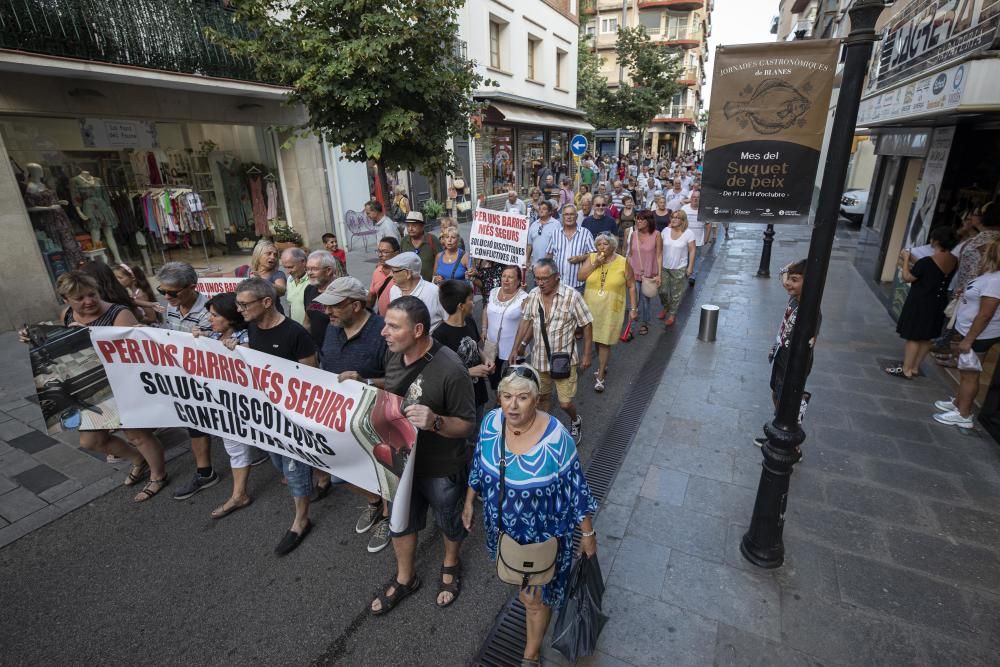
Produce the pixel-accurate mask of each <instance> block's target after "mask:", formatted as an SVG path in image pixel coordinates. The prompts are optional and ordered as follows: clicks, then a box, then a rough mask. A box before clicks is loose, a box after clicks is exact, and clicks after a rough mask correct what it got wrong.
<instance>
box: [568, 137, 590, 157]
mask: <svg viewBox="0 0 1000 667" xmlns="http://www.w3.org/2000/svg"><path fill="white" fill-rule="evenodd" d="M569 149H570V151H572V152H573V155H575V156H577V157H580V156H581V155H583V154H584V153H586V152H587V137H585V136H583V135H582V134H576V135H574V136H573V139H572V140H571V141H570V142H569Z"/></svg>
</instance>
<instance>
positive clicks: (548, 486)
mask: <svg viewBox="0 0 1000 667" xmlns="http://www.w3.org/2000/svg"><path fill="white" fill-rule="evenodd" d="M538 384H539V382H538V373H537V372H536V371H535V369H534V368H532V367H530V366H512V367H510V368H509V369H508V371H507V374H506V375H505V376H504V378H503V379H502V380H501V381H500V385H499V387H498V388H497V398H498V400H499V402H500V408H499V409H496V410H493V411H492V412H490V413H489V414H488V415H486V417H485V418H484V419H483V424H482V428H481V429H480V432H479V443H478V444H477V445H476V453H475V456H474V458H473V461H472V470H471V472H470V473H469V490H468V492H467V494H466V497H465V509H464V511H463V512H462V520H463V523H464V524H465V528H466V530H471V529H472V517H473V506H474V505H473V500H474V498H475V497H476V496H479V498H480V500H482V503H483V526H484V527H485V529H486V545H487V548H488V549H489V552H490V558H491V559H493V560H494V561H496V557H497V553H496V548H497V539H498V535H497V513H498V506H497V495H498V493H499V487H500V480H499V477H498V475H499V471H500V461H501V459H503V460H505V461H506V466H505V468H506V473H505V487H506V488H505V490H506V494H505V495H506V496H507V501H506V502H505V503H504V507H503V530H504V532H505V533H506V534H507V535H509V536H510V537H512V538H514V539H515V540H517V541H518V542H519V543H520V544H533V543H538V542H544V541H545V540H547V539H549V538H550V537H557V538H559V551H558V555H557V557H556V573H555V576H553V578H552V580H551V581H550V582H549V583H547V584H545V585H544V586H529V587H528V588H522V589H521V593H520V598H521V602H522V603H523V604H524V608H525V610H526V611H527V631H528V632H527V634H528V636H527V641H526V642H525V647H524V660H523V661H522V663H521V665H522V667H524V666H525V665H527V666H529V667H530V666H534V665H538V664H539V662H538V661H539V655H540V651H541V647H542V637H544V635H545V629H546V627H548V624H549V618H550V617H551V614H552V609H553V608H554V607H558V606H560V605H561V604H562V602H563V599H564V598H565V596H566V589H567V587H568V583H569V574H570V569H571V566H572V563H573V531H574V530H575V529H576V527H577V526H579V527H580V530H581V533H582V535H583V537H582V538H581V540H580V546H581V550H582V552H583V553H585V554H586V555H587V556H593V555H594V554H596V553H597V539H596V537H595V533H594V528H593V523H592V515H593V514H594V512H595V511H596V510H597V501H596V500H595V499H594V497H593V496H592V495H591V493H590V487H589V486H588V485H587V480H586V479H585V478H584V476H583V468H582V467H581V465H580V459H579V457H578V456H577V454H576V445H575V443H574V442H573V438H572V437H570V434H569V432H568V431H567V430H566V427H564V426H563V425H562V424H561V423H560V422H559V420H558V419H556V418H555V417H553V416H551V415H549V414H547V413H545V412H542V411H541V410H539V409H538V398H539V397H538ZM504 427H506V435H505V436H504V438H501V431H502V429H503V428H504Z"/></svg>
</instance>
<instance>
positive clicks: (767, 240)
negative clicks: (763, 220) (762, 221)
mask: <svg viewBox="0 0 1000 667" xmlns="http://www.w3.org/2000/svg"><path fill="white" fill-rule="evenodd" d="M773 244H774V225H768V226H767V229H765V230H764V247H763V248H762V249H761V251H760V264H758V265H757V277H758V278H770V277H771V245H773Z"/></svg>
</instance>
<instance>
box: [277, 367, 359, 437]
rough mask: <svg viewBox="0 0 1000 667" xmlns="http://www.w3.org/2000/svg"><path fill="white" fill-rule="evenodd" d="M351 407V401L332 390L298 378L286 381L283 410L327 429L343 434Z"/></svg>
mask: <svg viewBox="0 0 1000 667" xmlns="http://www.w3.org/2000/svg"><path fill="white" fill-rule="evenodd" d="M353 405H354V400H353V399H348V398H346V397H344V395H343V394H340V393H338V392H336V391H334V390H332V389H327V388H325V387H323V386H321V385H318V384H312V383H311V382H305V381H303V380H299V379H298V378H292V379H290V380H289V381H288V395H287V396H286V397H285V403H284V407H285V409H286V410H291V411H293V412H297V413H298V414H300V415H302V416H303V417H305V418H306V419H311V420H313V421H315V422H316V423H318V424H322V425H323V426H326V427H327V428H332V429H336V430H338V431H340V432H341V433H343V432H344V429H346V428H347V411H348V410H350V409H351V406H353Z"/></svg>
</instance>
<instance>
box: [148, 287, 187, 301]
mask: <svg viewBox="0 0 1000 667" xmlns="http://www.w3.org/2000/svg"><path fill="white" fill-rule="evenodd" d="M188 287H190V285H188V286H187V287H182V288H180V289H163V288H162V287H157V288H156V291H157V292H159V293H160V294H162V295H163V296H169V297H170V298H171V299H176V298H177V296H178V295H179V294H180V293H181V292H183V291H184V290H186V289H187V288H188Z"/></svg>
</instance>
